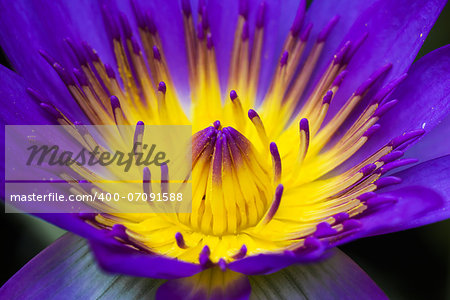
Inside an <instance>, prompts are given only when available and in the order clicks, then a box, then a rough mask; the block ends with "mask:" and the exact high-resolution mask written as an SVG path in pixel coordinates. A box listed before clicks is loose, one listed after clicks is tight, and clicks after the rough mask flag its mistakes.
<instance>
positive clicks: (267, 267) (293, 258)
mask: <svg viewBox="0 0 450 300" xmlns="http://www.w3.org/2000/svg"><path fill="white" fill-rule="evenodd" d="M324 251H325V245H324V244H322V243H320V242H319V241H318V240H317V239H315V238H309V239H307V240H306V241H305V246H303V247H301V248H299V249H297V250H295V251H287V252H285V253H274V254H258V255H253V256H248V257H245V258H243V259H240V260H236V261H234V262H232V263H230V264H229V265H228V268H229V269H230V270H233V271H236V272H239V273H244V274H247V275H256V274H270V273H273V272H276V271H278V270H281V269H283V268H285V267H287V266H289V265H292V264H294V263H304V262H311V261H316V260H318V259H320V258H323V257H324V256H326V255H327V254H326V253H324Z"/></svg>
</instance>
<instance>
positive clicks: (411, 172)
mask: <svg viewBox="0 0 450 300" xmlns="http://www.w3.org/2000/svg"><path fill="white" fill-rule="evenodd" d="M394 176H397V177H400V178H402V183H401V184H399V185H397V186H393V187H391V188H389V189H386V190H387V191H388V192H387V193H388V194H394V195H398V196H400V197H402V198H403V200H404V201H402V202H401V200H402V198H400V200H399V202H398V204H397V206H398V212H399V213H404V212H405V210H407V209H409V208H412V207H413V206H418V205H419V203H420V204H421V205H422V210H423V212H422V213H421V214H420V216H415V217H414V218H409V219H404V220H402V224H399V225H398V226H396V227H394V228H393V229H390V230H389V232H390V231H398V230H404V229H408V228H414V227H419V226H423V225H427V224H430V223H434V222H438V221H441V220H445V219H448V218H450V184H449V180H448V179H449V178H450V155H446V156H443V157H440V158H436V159H433V160H430V161H427V162H424V163H421V164H419V165H416V166H414V167H411V168H409V169H406V170H404V171H401V172H399V173H396V174H394ZM416 187H420V188H421V189H422V190H423V191H419V192H418V193H417V194H415V195H414V194H413V193H412V192H410V191H408V189H412V188H416ZM384 191H385V190H382V192H384ZM410 199H411V200H410ZM396 210H397V209H396Z"/></svg>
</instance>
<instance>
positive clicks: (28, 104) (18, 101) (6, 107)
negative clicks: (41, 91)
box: [0, 66, 52, 142]
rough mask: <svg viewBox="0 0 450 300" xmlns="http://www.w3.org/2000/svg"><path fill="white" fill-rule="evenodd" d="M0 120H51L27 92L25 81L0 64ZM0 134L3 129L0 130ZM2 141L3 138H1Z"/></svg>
mask: <svg viewBox="0 0 450 300" xmlns="http://www.w3.org/2000/svg"><path fill="white" fill-rule="evenodd" d="M0 77H1V80H0V99H2V104H3V105H2V109H1V110H0V120H1V121H0V122H1V124H2V125H4V124H8V125H15V124H35V125H40V124H50V123H51V122H52V121H51V119H50V118H49V116H48V115H46V114H45V111H44V110H43V109H42V108H41V107H40V106H39V103H37V101H34V100H33V99H32V98H31V96H30V95H29V94H28V93H27V90H26V89H27V83H26V82H25V80H24V79H23V78H21V77H20V76H19V75H17V74H15V73H14V72H12V71H11V70H9V69H7V68H5V67H3V66H0ZM2 134H4V131H3V130H2ZM2 141H3V142H4V141H5V139H4V138H3V139H2Z"/></svg>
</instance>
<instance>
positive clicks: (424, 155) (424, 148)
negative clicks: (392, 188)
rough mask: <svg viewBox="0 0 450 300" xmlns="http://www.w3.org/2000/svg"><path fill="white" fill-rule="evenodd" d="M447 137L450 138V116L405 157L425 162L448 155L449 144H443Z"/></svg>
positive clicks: (406, 153)
mask: <svg viewBox="0 0 450 300" xmlns="http://www.w3.org/2000/svg"><path fill="white" fill-rule="evenodd" d="M447 136H450V116H447V117H446V118H445V120H443V121H442V122H441V123H439V124H438V125H436V127H434V128H433V129H432V130H431V131H430V132H429V133H428V134H427V135H425V136H424V137H423V138H422V139H421V140H420V142H419V143H417V144H415V145H413V146H411V148H409V149H408V150H406V152H405V157H413V158H417V159H419V161H422V162H424V161H428V160H431V159H434V158H438V157H441V156H445V155H448V154H450V147H449V146H448V143H443V142H442V139H443V138H445V137H447Z"/></svg>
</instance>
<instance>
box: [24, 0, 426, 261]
mask: <svg viewBox="0 0 450 300" xmlns="http://www.w3.org/2000/svg"><path fill="white" fill-rule="evenodd" d="M244 2H245V1H243V2H242V3H244ZM182 3H183V5H182V8H180V18H182V19H183V25H184V32H185V45H186V50H187V53H186V54H187V55H186V57H187V62H188V65H189V82H190V91H191V99H192V101H191V103H190V114H186V113H185V110H184V109H183V105H182V101H180V99H181V98H183V97H178V94H177V93H179V90H177V89H176V85H175V84H174V82H173V81H172V78H171V76H170V73H169V68H168V66H167V64H166V54H167V53H165V52H164V51H163V50H164V49H163V47H162V45H163V43H162V39H161V37H160V35H159V33H158V30H157V28H156V26H155V24H154V23H153V20H152V18H151V17H150V16H149V15H148V14H144V13H143V12H142V10H140V9H139V8H137V7H133V11H134V15H135V19H136V21H137V27H136V28H134V31H133V27H132V26H131V25H130V24H129V23H128V20H127V18H126V17H125V16H124V15H120V17H117V18H116V17H114V15H115V12H111V11H108V7H105V11H104V12H103V13H104V20H105V23H106V26H107V28H108V33H109V35H110V37H111V40H112V43H111V44H112V49H113V51H114V54H115V58H116V63H117V67H118V68H117V71H118V74H116V72H115V71H114V70H113V68H112V67H111V66H108V65H107V64H104V63H103V62H102V61H101V60H100V58H99V56H98V55H97V53H96V52H95V51H94V50H93V49H92V48H91V47H90V46H88V45H87V44H85V43H82V44H81V45H78V44H77V43H74V42H72V41H70V40H68V41H67V42H68V44H69V46H70V48H71V49H72V50H73V52H74V54H75V55H74V56H75V57H77V58H78V60H79V65H80V66H79V67H78V69H75V70H74V71H73V73H71V72H70V71H67V70H66V69H64V68H63V67H62V66H61V65H59V64H58V63H57V62H55V61H54V60H53V59H52V58H51V57H50V56H48V55H46V54H45V53H42V54H43V56H44V58H45V59H47V61H48V62H49V63H50V64H51V65H52V66H53V68H54V69H55V71H56V72H57V73H58V74H59V75H60V77H61V79H62V80H63V81H64V83H65V84H66V85H67V88H68V90H69V91H70V92H71V94H72V96H73V98H74V99H75V100H76V101H77V102H78V104H79V105H80V107H81V108H82V109H83V111H84V112H85V114H86V116H87V117H88V118H89V120H90V121H91V122H92V124H117V125H130V124H136V123H138V124H142V123H141V121H143V122H144V123H145V124H146V125H158V124H165V125H169V124H176V125H185V124H191V125H192V128H193V132H194V133H195V134H194V136H193V151H192V154H193V160H192V162H193V166H192V167H193V169H192V172H193V173H192V179H193V198H192V213H178V214H165V213H154V214H115V215H109V214H100V215H96V216H95V218H94V219H89V220H87V222H90V223H92V224H93V225H94V226H97V227H100V228H106V229H108V230H110V231H111V232H112V234H113V235H114V236H115V237H117V239H119V240H121V241H123V242H125V243H127V244H130V245H132V246H133V247H135V248H137V249H139V250H142V251H149V252H154V253H158V254H161V255H168V256H170V257H174V258H177V259H180V260H184V261H188V262H194V263H200V264H206V263H208V262H209V261H212V262H213V263H219V264H220V265H224V264H226V263H229V262H232V261H233V260H235V259H238V258H242V257H244V256H246V255H255V254H259V253H261V252H278V253H281V252H285V251H304V250H308V249H307V248H308V247H311V246H314V247H315V246H317V245H321V243H322V242H323V243H324V244H326V243H331V242H333V241H337V240H339V238H341V237H344V236H346V235H348V234H351V233H352V232H354V231H355V230H358V226H359V225H358V221H356V220H354V218H355V217H358V215H360V214H361V213H364V212H365V211H367V210H370V209H371V208H373V207H374V206H377V205H384V204H386V203H392V202H394V201H395V199H391V198H382V197H381V198H380V197H377V195H376V194H375V193H373V191H375V190H377V189H378V188H380V187H383V186H385V185H389V184H395V183H398V182H399V179H398V178H394V177H382V178H380V177H381V176H382V175H383V174H385V173H386V172H388V171H390V170H392V169H393V168H396V167H399V166H402V165H405V164H407V163H411V162H412V161H411V160H398V158H400V157H401V156H402V154H403V152H402V151H401V150H402V149H403V148H404V147H405V146H407V145H408V144H409V143H411V142H412V141H414V140H415V139H417V138H418V137H419V136H420V135H421V134H422V133H423V131H421V130H418V131H412V132H408V133H405V134H403V135H402V136H399V137H397V138H394V139H392V140H391V142H389V143H388V144H386V145H385V146H383V147H381V148H380V149H379V150H378V151H376V152H375V153H373V154H372V155H371V156H369V157H367V158H365V159H361V160H360V161H359V162H354V164H353V165H352V166H351V168H346V170H345V171H342V172H337V171H335V170H336V168H337V167H339V166H340V165H341V164H343V163H344V162H346V161H347V160H348V159H349V158H350V157H352V156H353V155H354V154H355V153H356V152H357V151H358V150H359V149H361V147H363V146H364V144H365V143H366V142H367V140H368V139H369V137H370V136H371V135H372V134H373V133H374V132H375V131H376V130H378V129H379V128H380V125H378V124H376V123H377V122H378V120H379V119H380V117H381V116H382V115H383V114H384V113H385V112H386V111H387V110H389V109H390V108H391V107H392V106H393V105H395V103H396V101H395V100H392V101H387V100H388V99H387V97H388V96H389V95H390V93H391V92H392V90H393V89H394V88H395V87H396V86H397V85H398V84H399V83H400V82H401V81H402V80H403V79H404V78H405V76H404V75H402V76H400V77H399V78H397V79H394V80H392V81H391V82H389V83H387V84H386V85H384V86H383V87H382V88H380V89H379V90H378V91H376V93H369V90H370V89H371V88H372V87H373V86H374V84H375V83H376V82H377V81H378V82H380V81H382V80H383V78H384V76H385V75H386V74H387V73H388V72H389V70H390V68H391V64H387V65H385V66H381V67H380V68H379V69H378V70H376V71H375V72H374V73H373V74H372V75H371V76H370V77H369V78H367V80H365V81H364V82H362V83H361V85H360V86H359V88H357V89H356V90H355V91H354V93H353V94H352V95H351V96H350V97H349V98H348V99H341V101H343V102H342V103H341V104H340V105H337V104H335V106H334V107H332V108H333V109H332V111H333V113H332V114H331V116H328V118H327V119H328V120H326V117H327V114H329V108H330V107H331V106H330V105H331V104H333V99H334V97H335V95H336V93H337V92H338V90H339V88H340V86H341V84H342V82H343V80H344V77H345V75H346V74H347V70H346V69H347V66H348V65H349V63H350V61H351V59H352V56H353V55H354V54H355V52H356V51H357V50H358V48H359V47H360V46H361V44H362V43H363V42H364V40H365V38H366V37H367V34H363V35H361V36H360V37H359V38H357V39H354V40H352V41H347V42H346V43H345V44H343V45H342V47H341V48H340V49H338V50H337V51H336V53H335V55H334V56H333V57H332V58H331V59H330V61H329V64H328V66H327V68H325V70H324V72H323V73H322V76H321V77H320V78H318V79H317V81H315V83H313V82H310V78H313V75H314V71H315V70H316V69H317V62H318V60H319V58H320V57H321V53H322V50H323V48H324V44H325V41H326V40H327V36H328V35H329V33H330V32H331V31H332V29H333V27H334V25H335V24H336V23H337V21H338V18H337V17H333V18H331V19H330V21H329V23H328V24H327V25H326V26H325V27H324V28H323V29H322V30H321V32H320V33H319V34H318V35H317V37H316V40H314V41H309V39H310V38H309V36H310V33H311V27H312V24H308V25H306V26H303V17H304V7H300V8H299V10H298V12H297V16H296V18H295V20H294V23H293V25H292V28H291V30H290V32H289V34H288V36H287V38H286V41H285V43H284V45H283V47H282V51H281V55H280V57H279V63H278V65H277V67H276V70H275V74H274V76H273V79H272V82H271V84H270V86H268V87H267V88H268V89H267V92H266V93H265V94H264V97H263V99H258V92H257V91H258V90H259V86H258V85H259V84H260V79H261V78H260V71H261V68H262V66H263V64H264V63H265V62H266V59H267V58H266V57H264V55H263V54H264V51H263V47H264V45H265V44H267V43H265V37H266V31H265V30H266V28H265V26H267V25H268V23H269V22H267V19H268V18H269V17H270V14H267V13H265V10H266V4H265V3H264V2H262V3H261V4H260V5H259V6H258V8H256V10H257V12H256V15H257V18H256V22H254V23H255V24H250V23H251V22H249V9H250V8H249V7H247V6H242V7H241V8H240V11H239V16H238V19H237V24H236V30H235V39H234V44H233V47H232V49H233V50H232V52H231V59H230V64H229V79H228V82H227V89H228V90H231V92H230V94H229V98H228V97H223V94H222V92H221V89H220V84H219V82H220V80H219V75H218V68H217V65H216V64H217V61H216V49H215V46H214V43H213V40H214V36H213V35H212V30H211V28H210V27H209V19H208V14H207V6H206V5H204V3H203V1H200V3H203V4H202V5H199V10H198V12H197V13H198V15H197V18H196V21H194V17H193V12H192V10H191V8H190V6H189V1H182ZM252 9H255V8H252ZM181 14H182V15H181ZM226 17H227V16H226ZM249 27H250V28H251V29H249ZM133 32H134V33H135V34H136V33H137V35H133ZM250 32H252V36H250ZM135 36H139V40H140V43H139V42H138V41H137V39H136V37H135ZM250 41H251V42H250ZM308 43H309V45H310V46H311V47H306V45H307V44H308ZM218 46H221V45H218ZM306 49H310V50H309V52H307V51H306ZM178 54H179V53H178V52H177V53H176V55H178ZM169 59H170V58H169ZM218 59H221V58H220V57H218ZM232 89H236V90H237V91H238V92H236V91H235V90H232ZM30 93H31V94H32V95H33V96H34V97H35V98H36V99H37V100H38V101H39V102H40V103H41V106H42V107H43V109H45V110H46V111H48V112H49V113H50V114H52V115H53V116H54V118H55V119H56V120H57V122H59V123H60V124H64V125H73V124H74V123H75V121H72V120H70V119H69V118H68V117H67V116H66V115H64V114H63V113H62V112H61V111H60V110H59V109H57V108H56V107H55V106H54V105H53V104H51V103H48V102H46V101H45V99H42V96H40V95H39V94H38V93H36V92H35V91H32V90H30ZM238 93H239V96H238ZM257 100H262V102H261V103H260V104H259V101H257ZM344 100H345V101H344ZM363 100H367V103H368V106H367V107H366V108H365V109H364V110H362V113H361V114H360V116H359V118H356V120H351V119H349V117H350V116H351V114H352V113H354V111H355V110H356V109H357V107H358V105H360V103H361V102H362V101H363ZM300 101H304V102H303V103H304V104H303V106H302V107H301V109H300V110H299V109H298V108H299V103H300ZM256 108H257V110H258V112H259V113H260V114H261V115H259V114H258V113H257V112H256V111H255V109H256ZM247 117H248V118H247ZM214 120H220V122H219V121H215V122H214ZM262 120H264V123H263V121H262ZM325 120H326V121H325ZM221 122H222V123H223V124H224V125H226V126H225V127H222V124H221ZM338 129H342V130H340V131H338ZM275 142H276V144H275ZM332 171H335V174H332V173H331V172H332ZM148 178H149V174H148V173H146V171H145V170H144V171H143V183H146V182H147V181H148ZM144 187H145V185H144ZM282 198H283V199H282Z"/></svg>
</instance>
